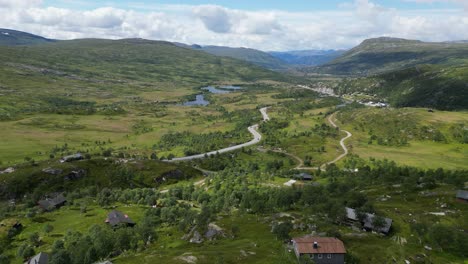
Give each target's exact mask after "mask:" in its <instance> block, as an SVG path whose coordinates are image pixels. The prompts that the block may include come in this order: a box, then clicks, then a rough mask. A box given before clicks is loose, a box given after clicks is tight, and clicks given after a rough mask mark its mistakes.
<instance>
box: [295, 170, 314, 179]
mask: <svg viewBox="0 0 468 264" xmlns="http://www.w3.org/2000/svg"><path fill="white" fill-rule="evenodd" d="M295 178H296V179H299V180H303V181H311V180H312V175H310V174H309V173H306V172H302V173H300V174H296V175H295Z"/></svg>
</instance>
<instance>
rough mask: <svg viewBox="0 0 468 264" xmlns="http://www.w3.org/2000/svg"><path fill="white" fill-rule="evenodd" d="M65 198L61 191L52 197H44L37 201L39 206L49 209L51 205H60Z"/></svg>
mask: <svg viewBox="0 0 468 264" xmlns="http://www.w3.org/2000/svg"><path fill="white" fill-rule="evenodd" d="M66 201H67V199H65V196H63V194H62V193H59V194H56V195H55V196H54V197H52V198H45V199H44V200H40V201H39V202H37V203H38V204H39V206H41V207H42V208H44V209H49V208H52V207H56V206H57V205H61V204H63V203H65V202H66Z"/></svg>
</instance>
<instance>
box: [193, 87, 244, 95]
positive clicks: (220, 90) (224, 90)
mask: <svg viewBox="0 0 468 264" xmlns="http://www.w3.org/2000/svg"><path fill="white" fill-rule="evenodd" d="M201 89H202V90H206V91H209V92H210V93H213V94H227V93H230V92H231V91H230V90H241V89H242V87H239V86H232V85H225V86H220V87H219V88H216V87H214V86H207V87H203V88H201Z"/></svg>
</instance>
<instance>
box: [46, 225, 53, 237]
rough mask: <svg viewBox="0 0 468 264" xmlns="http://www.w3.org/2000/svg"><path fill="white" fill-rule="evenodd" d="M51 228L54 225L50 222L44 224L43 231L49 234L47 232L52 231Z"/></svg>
mask: <svg viewBox="0 0 468 264" xmlns="http://www.w3.org/2000/svg"><path fill="white" fill-rule="evenodd" d="M53 230H54V227H53V226H52V225H51V224H46V225H45V226H44V233H46V234H47V235H49V233H50V232H52V231H53Z"/></svg>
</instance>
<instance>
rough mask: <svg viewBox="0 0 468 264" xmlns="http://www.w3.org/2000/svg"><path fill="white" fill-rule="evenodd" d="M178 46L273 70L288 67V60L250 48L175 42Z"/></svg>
mask: <svg viewBox="0 0 468 264" xmlns="http://www.w3.org/2000/svg"><path fill="white" fill-rule="evenodd" d="M175 44H176V45H178V46H181V47H185V48H189V49H194V50H199V51H203V52H206V53H209V54H212V55H216V56H220V57H229V58H234V59H238V60H242V61H247V62H250V63H252V64H255V65H258V66H261V67H263V68H267V69H272V70H284V69H287V68H288V65H287V63H286V62H284V61H282V60H281V59H279V58H276V57H274V56H272V55H271V54H268V53H266V52H263V51H260V50H256V49H249V48H231V47H224V46H200V45H191V46H190V45H186V44H182V43H175Z"/></svg>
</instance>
